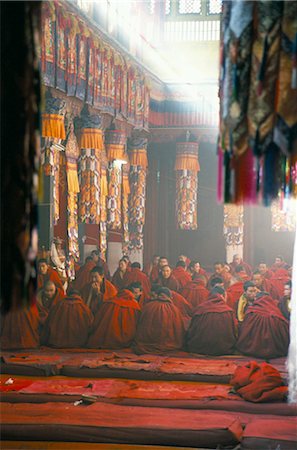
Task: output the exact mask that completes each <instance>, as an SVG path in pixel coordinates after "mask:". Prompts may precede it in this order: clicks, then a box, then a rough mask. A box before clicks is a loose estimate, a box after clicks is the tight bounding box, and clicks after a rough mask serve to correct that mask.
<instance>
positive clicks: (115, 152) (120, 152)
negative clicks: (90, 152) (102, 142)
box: [106, 144, 127, 161]
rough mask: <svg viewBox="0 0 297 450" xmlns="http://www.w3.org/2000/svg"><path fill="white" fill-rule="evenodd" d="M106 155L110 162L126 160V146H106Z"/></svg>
mask: <svg viewBox="0 0 297 450" xmlns="http://www.w3.org/2000/svg"><path fill="white" fill-rule="evenodd" d="M106 155H107V159H108V161H114V160H115V159H121V160H124V161H125V160H126V159H127V155H126V154H125V146H124V145H122V144H106Z"/></svg>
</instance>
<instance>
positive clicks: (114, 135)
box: [105, 129, 127, 231]
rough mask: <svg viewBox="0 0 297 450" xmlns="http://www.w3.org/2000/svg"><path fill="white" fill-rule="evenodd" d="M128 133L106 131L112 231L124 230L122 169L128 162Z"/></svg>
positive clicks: (109, 212) (109, 214)
mask: <svg viewBox="0 0 297 450" xmlns="http://www.w3.org/2000/svg"><path fill="white" fill-rule="evenodd" d="M125 147H126V133H125V132H124V131H122V130H114V129H111V130H106V132H105V148H106V155H107V159H108V161H109V165H108V199H107V225H108V228H109V229H110V230H113V231H119V230H121V229H122V217H121V216H122V169H121V165H122V164H121V162H122V161H125V162H126V161H127V155H126V153H125Z"/></svg>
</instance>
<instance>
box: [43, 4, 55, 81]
mask: <svg viewBox="0 0 297 450" xmlns="http://www.w3.org/2000/svg"><path fill="white" fill-rule="evenodd" d="M42 30H43V33H42V35H41V36H42V40H41V68H42V79H43V82H44V84H45V85H46V86H50V87H55V76H56V56H55V53H56V44H55V42H56V14H55V7H54V4H53V3H52V2H43V4H42Z"/></svg>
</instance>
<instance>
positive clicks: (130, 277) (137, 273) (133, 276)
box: [125, 267, 151, 297]
mask: <svg viewBox="0 0 297 450" xmlns="http://www.w3.org/2000/svg"><path fill="white" fill-rule="evenodd" d="M136 281H137V282H139V283H141V285H142V290H143V293H144V297H148V296H149V293H150V291H151V283H150V281H149V279H148V277H147V275H146V274H145V273H144V272H142V271H141V270H140V269H138V268H137V267H131V270H130V271H129V272H128V273H127V276H126V280H125V287H128V286H129V284H131V283H134V282H136Z"/></svg>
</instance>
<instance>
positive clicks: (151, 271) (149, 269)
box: [145, 255, 160, 283]
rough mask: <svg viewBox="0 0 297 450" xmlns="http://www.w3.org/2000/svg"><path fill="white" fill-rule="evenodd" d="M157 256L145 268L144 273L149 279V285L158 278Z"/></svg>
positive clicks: (158, 258) (158, 257)
mask: <svg viewBox="0 0 297 450" xmlns="http://www.w3.org/2000/svg"><path fill="white" fill-rule="evenodd" d="M159 260H160V256H159V255H154V256H153V259H152V261H151V263H150V264H148V265H147V266H146V267H145V273H146V274H147V276H148V277H149V279H150V281H151V283H154V282H155V281H156V280H157V279H158V278H159Z"/></svg>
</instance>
